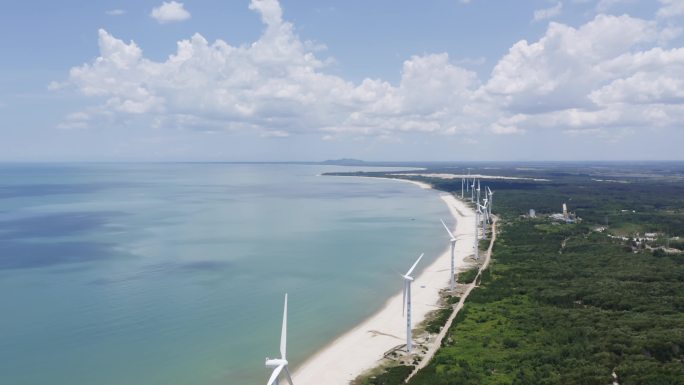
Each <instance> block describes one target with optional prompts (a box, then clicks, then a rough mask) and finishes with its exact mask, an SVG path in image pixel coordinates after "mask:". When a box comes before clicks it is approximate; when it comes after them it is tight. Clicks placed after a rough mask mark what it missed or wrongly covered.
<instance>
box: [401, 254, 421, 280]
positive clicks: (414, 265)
mask: <svg viewBox="0 0 684 385" xmlns="http://www.w3.org/2000/svg"><path fill="white" fill-rule="evenodd" d="M423 255H425V253H423V254H421V255H420V257H418V259H416V262H414V263H413V266H411V268H410V269H409V271H408V272H407V273H406V275H411V273H413V269H415V268H416V265H418V262H420V260H421V259H422V258H423Z"/></svg>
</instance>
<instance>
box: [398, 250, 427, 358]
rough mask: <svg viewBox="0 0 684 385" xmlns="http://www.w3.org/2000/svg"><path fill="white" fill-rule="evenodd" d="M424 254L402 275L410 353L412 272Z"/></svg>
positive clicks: (409, 351)
mask: <svg viewBox="0 0 684 385" xmlns="http://www.w3.org/2000/svg"><path fill="white" fill-rule="evenodd" d="M423 255H424V254H421V255H420V257H418V259H417V260H416V262H414V263H413V266H411V268H410V269H409V271H407V272H406V274H404V275H402V277H403V278H404V302H403V303H402V307H401V314H402V315H403V314H404V311H406V352H407V353H409V354H410V353H411V349H412V348H413V344H412V342H413V341H412V340H411V338H412V337H411V282H413V280H414V278H413V277H412V276H411V273H413V269H415V268H416V265H418V262H420V260H421V258H423Z"/></svg>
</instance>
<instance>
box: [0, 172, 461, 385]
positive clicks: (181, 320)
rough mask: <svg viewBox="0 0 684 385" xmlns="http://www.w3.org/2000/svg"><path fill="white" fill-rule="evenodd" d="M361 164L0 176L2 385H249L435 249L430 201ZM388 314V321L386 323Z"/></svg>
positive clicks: (311, 347) (372, 307) (362, 311)
mask: <svg viewBox="0 0 684 385" xmlns="http://www.w3.org/2000/svg"><path fill="white" fill-rule="evenodd" d="M357 169H358V168H353V169H352V168H342V167H332V166H330V167H323V166H300V165H234V164H116V165H112V164H62V165H35V164H33V165H9V164H5V165H0V383H1V384H6V385H25V384H26V385H28V384H31V385H218V384H222V385H224V384H225V385H238V384H240V385H258V384H264V383H265V382H266V380H267V379H268V376H269V373H270V372H269V370H268V369H266V368H264V367H263V361H264V358H265V357H266V356H270V357H275V356H277V354H278V346H279V338H280V322H281V316H282V301H283V295H284V293H285V292H288V293H289V295H290V301H289V302H290V303H289V308H290V312H289V320H290V321H289V343H288V358H289V360H290V362H291V365H293V366H294V367H296V366H297V364H298V363H300V362H302V360H303V359H305V358H306V357H307V356H309V355H311V354H313V353H314V352H315V351H316V350H317V349H319V348H321V347H322V346H324V345H325V344H326V343H328V342H330V341H331V340H332V339H333V338H334V337H335V336H337V335H339V334H340V333H342V332H344V331H346V330H348V329H350V328H351V327H353V326H354V325H355V324H357V323H358V322H360V321H361V320H362V319H364V318H365V317H367V316H369V315H370V314H372V313H373V312H374V311H376V310H377V309H379V308H380V307H381V306H382V304H383V303H384V301H385V300H386V299H387V298H388V297H389V296H391V295H392V294H394V293H396V292H398V291H399V290H400V289H401V284H402V282H401V280H400V278H399V276H398V273H399V272H404V271H405V270H406V269H407V268H408V267H409V266H410V264H411V262H412V261H413V260H414V259H415V258H416V257H417V256H418V254H419V253H421V252H425V253H426V260H424V263H423V264H422V266H423V267H424V266H426V265H428V264H429V263H430V262H431V260H434V258H435V257H436V255H437V253H438V252H440V251H442V250H443V249H444V248H445V247H446V239H445V238H444V236H443V234H442V233H443V230H442V229H441V224H440V223H439V218H441V217H443V218H449V216H448V211H447V208H446V206H445V205H444V203H443V202H442V201H441V200H440V199H439V198H438V195H437V193H436V192H434V191H428V190H423V189H419V188H417V187H415V186H412V185H410V184H408V183H401V182H396V181H385V180H377V179H365V178H346V177H325V176H317V175H318V174H320V173H321V172H326V171H353V170H357ZM400 316H401V315H400V314H397V317H400Z"/></svg>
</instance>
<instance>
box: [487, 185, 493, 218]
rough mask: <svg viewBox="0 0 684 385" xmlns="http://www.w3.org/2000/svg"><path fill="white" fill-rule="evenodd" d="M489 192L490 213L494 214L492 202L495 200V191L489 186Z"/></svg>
mask: <svg viewBox="0 0 684 385" xmlns="http://www.w3.org/2000/svg"><path fill="white" fill-rule="evenodd" d="M487 193H488V194H489V215H490V216H491V215H492V202H493V201H494V192H492V190H490V189H489V186H487Z"/></svg>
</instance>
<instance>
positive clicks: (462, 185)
mask: <svg viewBox="0 0 684 385" xmlns="http://www.w3.org/2000/svg"><path fill="white" fill-rule="evenodd" d="M464 185H465V178H461V199H463V187H464Z"/></svg>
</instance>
